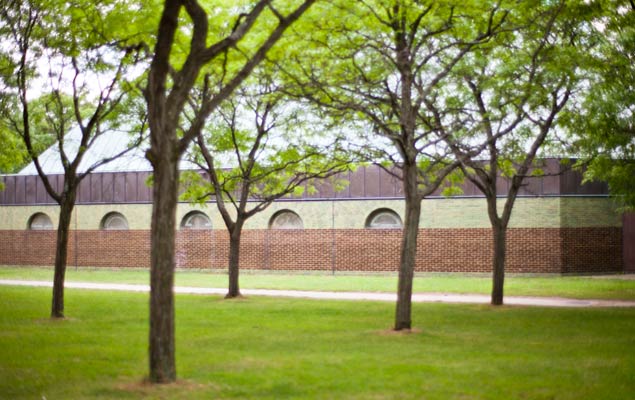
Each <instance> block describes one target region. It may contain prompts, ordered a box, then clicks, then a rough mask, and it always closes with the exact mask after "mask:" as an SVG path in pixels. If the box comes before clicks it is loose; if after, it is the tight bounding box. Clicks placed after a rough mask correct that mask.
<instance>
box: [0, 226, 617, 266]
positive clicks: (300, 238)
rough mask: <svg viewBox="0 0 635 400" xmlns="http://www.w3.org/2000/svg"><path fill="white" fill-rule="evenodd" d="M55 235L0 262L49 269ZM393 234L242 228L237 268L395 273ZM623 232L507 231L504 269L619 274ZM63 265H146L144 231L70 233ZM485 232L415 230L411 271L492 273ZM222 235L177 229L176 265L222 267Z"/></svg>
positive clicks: (30, 235) (2, 244)
mask: <svg viewBox="0 0 635 400" xmlns="http://www.w3.org/2000/svg"><path fill="white" fill-rule="evenodd" d="M55 237H56V233H55V232H54V231H46V232H45V231H17V230H0V264H4V265H52V264H53V262H54V257H55ZM400 241H401V231H400V230H382V229H335V230H333V229H310V230H309V229H306V230H265V229H260V230H259V229H256V230H245V231H243V236H242V240H241V268H242V269H252V270H296V271H298V270H299V271H303V270H307V271H331V270H335V271H367V272H381V271H396V270H397V269H398V265H399V249H400ZM621 246H622V231H621V228H616V227H608V228H607V227H604V228H602V227H600V228H510V229H509V230H508V233H507V249H508V250H507V268H506V270H507V271H508V272H511V273H592V272H621V271H622V270H623V265H622V247H621ZM68 250H69V256H68V265H69V266H74V265H77V266H93V267H120V268H126V267H143V268H148V267H149V266H150V232H149V231H147V230H130V231H98V230H97V231H86V230H82V231H77V232H76V231H72V232H71V236H70V241H69V248H68ZM491 252H492V240H491V230H490V229H483V228H465V229H422V230H421V231H420V234H419V238H418V251H417V260H416V271H418V272H424V271H425V272H483V273H489V272H491V270H492V253H491ZM228 254H229V237H228V235H227V232H225V231H223V230H192V231H187V230H181V231H178V232H177V236H176V265H177V267H179V268H211V269H223V268H226V267H227V263H228Z"/></svg>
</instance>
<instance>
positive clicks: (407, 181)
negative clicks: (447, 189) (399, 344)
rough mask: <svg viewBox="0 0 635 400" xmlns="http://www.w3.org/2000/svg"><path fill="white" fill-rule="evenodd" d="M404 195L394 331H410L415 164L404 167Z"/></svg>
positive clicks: (418, 202)
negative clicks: (404, 215)
mask: <svg viewBox="0 0 635 400" xmlns="http://www.w3.org/2000/svg"><path fill="white" fill-rule="evenodd" d="M403 185H404V193H405V201H406V220H405V223H404V227H403V236H402V239H401V258H400V262H399V282H398V289H397V310H396V312H395V328H394V329H395V330H396V331H399V330H402V329H410V328H411V327H412V322H411V314H412V312H411V303H412V280H413V277H414V268H415V258H416V255H417V236H418V234H419V218H420V216H421V199H420V197H419V194H418V192H417V169H416V164H414V165H412V166H404V179H403Z"/></svg>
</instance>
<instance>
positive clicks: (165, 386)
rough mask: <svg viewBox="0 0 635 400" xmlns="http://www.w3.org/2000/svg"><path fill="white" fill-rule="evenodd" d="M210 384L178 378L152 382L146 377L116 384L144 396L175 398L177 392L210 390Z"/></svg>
mask: <svg viewBox="0 0 635 400" xmlns="http://www.w3.org/2000/svg"><path fill="white" fill-rule="evenodd" d="M210 388H211V387H210V385H209V384H208V385H205V384H202V383H198V382H192V381H189V380H186V379H177V380H176V382H172V383H161V384H154V383H151V382H150V380H149V379H148V378H144V379H142V380H140V381H135V382H126V383H120V384H118V385H116V389H117V390H119V391H122V392H128V393H134V394H138V395H142V396H144V397H145V396H151V397H153V398H155V397H158V398H166V399H170V398H174V395H175V393H179V394H180V395H182V394H184V393H189V392H197V391H202V390H209V389H210Z"/></svg>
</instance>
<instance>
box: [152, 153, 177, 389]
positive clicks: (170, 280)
mask: <svg viewBox="0 0 635 400" xmlns="http://www.w3.org/2000/svg"><path fill="white" fill-rule="evenodd" d="M166 147H167V148H166ZM161 150H162V151H155V152H154V153H153V154H155V155H159V156H160V158H161V159H160V160H155V161H154V162H153V166H154V186H153V189H152V194H153V204H152V232H151V269H150V349H149V352H150V381H151V382H153V383H168V382H174V381H175V380H176V365H175V360H174V293H173V284H174V251H175V250H174V248H175V224H176V205H177V191H178V182H179V171H178V157H176V156H170V154H174V153H175V152H174V151H170V150H172V149H170V148H169V146H163V149H161Z"/></svg>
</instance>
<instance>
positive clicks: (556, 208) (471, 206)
mask: <svg viewBox="0 0 635 400" xmlns="http://www.w3.org/2000/svg"><path fill="white" fill-rule="evenodd" d="M503 202H504V200H503V199H501V200H500V201H499V209H501V210H502V207H503ZM380 208H388V209H391V210H393V211H395V212H396V213H397V214H399V216H400V217H401V219H402V220H403V218H404V215H403V213H404V202H403V200H400V199H382V200H316V201H307V200H300V201H279V202H276V203H274V204H272V205H271V206H270V207H269V208H267V209H266V210H265V211H264V212H262V213H259V214H256V215H255V216H254V217H253V218H251V219H249V220H248V221H247V223H246V224H245V229H267V228H268V227H269V221H270V219H271V217H272V216H273V215H274V214H275V213H276V212H278V211H280V210H291V211H293V212H295V213H296V214H298V215H299V216H300V217H301V218H302V220H303V222H304V228H305V229H330V228H335V229H362V228H364V227H365V222H366V219H367V218H368V216H369V215H370V214H371V213H372V212H373V211H375V210H377V209H380ZM193 210H198V211H201V212H203V213H205V214H206V215H207V216H208V217H210V219H211V221H212V227H213V229H220V230H223V229H225V225H224V223H223V219H222V217H221V215H220V213H219V212H218V210H217V209H216V206H215V205H214V204H213V203H210V204H208V205H206V206H203V207H201V206H194V205H191V204H187V203H180V204H179V206H178V209H177V223H180V221H181V220H182V219H183V217H185V215H186V214H188V213H189V212H191V211H193ZM113 211H116V212H119V213H121V214H123V215H124V216H125V217H126V219H127V220H128V225H129V227H130V229H133V230H144V229H150V219H151V212H152V205H151V204H92V205H78V206H76V207H75V211H74V214H73V222H72V226H71V229H78V230H97V229H99V228H100V224H101V221H102V219H103V217H104V216H105V215H106V214H108V213H110V212H113ZM37 212H43V213H45V214H47V215H48V216H49V217H50V218H51V220H52V222H53V224H54V226H55V227H56V226H57V219H58V207H57V206H53V205H29V206H3V207H0V229H3V230H7V229H8V230H24V229H26V228H27V224H28V221H29V218H30V217H31V216H32V215H33V214H35V213H37ZM420 223H421V227H422V228H489V227H490V221H489V219H488V216H487V204H486V201H485V199H484V198H477V197H474V198H434V199H425V200H424V201H423V202H422V208H421V220H420ZM561 226H563V227H572V228H575V227H602V226H618V227H619V226H621V215H620V214H619V213H618V212H616V210H615V208H614V206H613V204H612V202H611V201H610V200H609V199H608V198H565V197H534V198H519V199H517V200H516V204H515V206H514V210H513V212H512V218H511V221H510V227H511V228H559V227H561Z"/></svg>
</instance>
